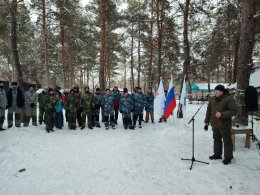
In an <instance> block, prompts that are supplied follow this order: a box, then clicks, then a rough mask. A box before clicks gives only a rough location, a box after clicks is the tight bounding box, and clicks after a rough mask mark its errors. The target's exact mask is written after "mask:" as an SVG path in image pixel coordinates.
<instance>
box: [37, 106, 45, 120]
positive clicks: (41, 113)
mask: <svg viewBox="0 0 260 195" xmlns="http://www.w3.org/2000/svg"><path fill="white" fill-rule="evenodd" d="M38 117H39V123H42V122H45V109H44V107H39V116H38Z"/></svg>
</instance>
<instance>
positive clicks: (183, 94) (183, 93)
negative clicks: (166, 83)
mask: <svg viewBox="0 0 260 195" xmlns="http://www.w3.org/2000/svg"><path fill="white" fill-rule="evenodd" d="M186 98H187V92H186V81H185V78H184V80H183V84H182V91H181V99H180V103H181V105H182V113H183V116H185V114H186Z"/></svg>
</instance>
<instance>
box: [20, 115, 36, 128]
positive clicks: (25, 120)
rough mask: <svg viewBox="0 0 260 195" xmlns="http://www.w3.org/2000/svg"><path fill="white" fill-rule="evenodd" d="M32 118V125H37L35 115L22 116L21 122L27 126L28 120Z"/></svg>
mask: <svg viewBox="0 0 260 195" xmlns="http://www.w3.org/2000/svg"><path fill="white" fill-rule="evenodd" d="M31 118H32V125H34V126H37V117H36V116H26V115H25V116H24V122H23V126H24V127H28V126H29V123H30V120H31Z"/></svg>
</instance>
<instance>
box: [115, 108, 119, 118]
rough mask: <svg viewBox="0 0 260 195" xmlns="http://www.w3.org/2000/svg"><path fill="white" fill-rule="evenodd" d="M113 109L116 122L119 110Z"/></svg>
mask: <svg viewBox="0 0 260 195" xmlns="http://www.w3.org/2000/svg"><path fill="white" fill-rule="evenodd" d="M114 109H115V121H117V119H118V109H119V108H114Z"/></svg>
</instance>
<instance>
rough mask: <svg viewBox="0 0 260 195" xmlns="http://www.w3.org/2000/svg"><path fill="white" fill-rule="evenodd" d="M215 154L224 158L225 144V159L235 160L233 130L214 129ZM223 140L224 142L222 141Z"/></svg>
mask: <svg viewBox="0 0 260 195" xmlns="http://www.w3.org/2000/svg"><path fill="white" fill-rule="evenodd" d="M213 139H214V154H216V155H218V156H222V148H223V142H224V158H229V159H232V158H233V143H232V138H231V128H230V129H226V130H218V129H213ZM222 140H223V141H222Z"/></svg>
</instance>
